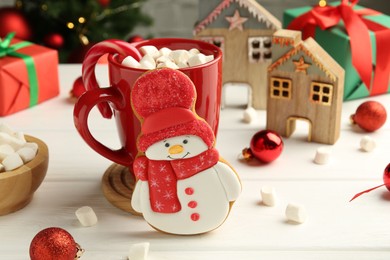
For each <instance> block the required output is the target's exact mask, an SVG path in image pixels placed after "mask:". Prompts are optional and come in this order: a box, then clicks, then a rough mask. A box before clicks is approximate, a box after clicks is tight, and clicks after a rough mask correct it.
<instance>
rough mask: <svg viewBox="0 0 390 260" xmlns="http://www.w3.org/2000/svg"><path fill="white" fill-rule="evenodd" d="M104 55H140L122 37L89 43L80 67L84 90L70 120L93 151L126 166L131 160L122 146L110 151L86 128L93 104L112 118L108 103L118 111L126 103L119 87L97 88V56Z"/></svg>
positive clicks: (136, 57)
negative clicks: (93, 43) (91, 44)
mask: <svg viewBox="0 0 390 260" xmlns="http://www.w3.org/2000/svg"><path fill="white" fill-rule="evenodd" d="M105 54H120V55H123V56H128V55H131V56H133V58H135V59H137V60H141V58H142V56H141V54H140V53H139V51H138V50H137V49H136V48H135V47H134V46H133V45H131V44H130V43H128V42H125V41H121V40H105V41H102V42H99V43H97V44H95V45H94V46H92V47H91V48H90V49H89V51H88V52H87V54H86V55H85V58H84V61H83V66H82V78H83V83H84V86H85V88H86V90H87V91H86V92H85V93H84V94H83V95H81V97H80V98H79V99H78V100H77V102H76V104H75V107H74V111H73V119H74V124H75V126H76V129H77V131H78V132H79V133H80V135H81V137H82V138H83V139H84V141H85V142H86V143H87V144H88V145H89V146H90V147H91V148H92V149H93V150H95V151H96V152H97V153H99V154H101V155H102V156H104V157H106V158H107V159H109V160H111V161H113V162H116V163H119V164H122V165H125V166H127V165H131V164H132V162H133V158H132V156H131V154H130V153H129V152H128V151H127V150H126V149H125V148H124V147H122V148H121V149H118V150H112V149H110V148H108V147H107V146H105V145H103V144H102V143H100V142H99V141H98V140H96V139H95V138H94V137H93V135H92V134H91V132H90V130H89V127H88V116H89V113H90V111H91V109H92V108H93V107H94V106H95V105H97V107H98V108H99V111H100V113H101V114H102V116H103V117H104V118H111V117H112V110H111V106H112V107H113V108H115V109H118V110H121V109H123V108H124V106H125V101H124V100H123V97H122V95H121V94H120V93H119V91H118V89H116V88H114V87H108V88H100V87H99V84H98V82H97V80H96V75H95V66H96V64H97V62H98V60H99V59H100V57H102V56H103V55H105ZM109 102H110V104H109Z"/></svg>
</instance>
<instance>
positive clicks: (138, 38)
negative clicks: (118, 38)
mask: <svg viewBox="0 0 390 260" xmlns="http://www.w3.org/2000/svg"><path fill="white" fill-rule="evenodd" d="M143 40H145V39H144V38H142V36H140V35H133V36H131V37H130V38H129V39H128V40H127V42H129V43H132V42H141V41H143Z"/></svg>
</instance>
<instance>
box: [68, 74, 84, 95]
mask: <svg viewBox="0 0 390 260" xmlns="http://www.w3.org/2000/svg"><path fill="white" fill-rule="evenodd" d="M85 91H87V90H86V89H85V86H84V82H83V78H82V77H81V76H80V77H78V78H77V79H76V80H75V81H74V82H73V87H72V90H71V91H70V96H71V97H72V98H79V97H80V96H81V95H82V94H84V92H85Z"/></svg>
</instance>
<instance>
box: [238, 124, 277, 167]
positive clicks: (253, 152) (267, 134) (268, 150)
mask: <svg viewBox="0 0 390 260" xmlns="http://www.w3.org/2000/svg"><path fill="white" fill-rule="evenodd" d="M282 151H283V140H282V138H281V137H280V135H279V134H278V133H276V132H274V131H271V130H262V131H260V132H257V133H256V134H255V135H254V136H253V137H252V139H251V142H250V148H249V149H248V148H246V149H244V151H243V155H244V157H245V158H251V157H255V158H256V159H258V160H259V161H261V162H264V163H269V162H272V161H274V160H275V159H276V158H278V157H279V155H280V154H281V153H282Z"/></svg>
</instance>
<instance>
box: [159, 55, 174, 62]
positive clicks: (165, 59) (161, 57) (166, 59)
mask: <svg viewBox="0 0 390 260" xmlns="http://www.w3.org/2000/svg"><path fill="white" fill-rule="evenodd" d="M167 61H170V62H172V60H171V59H170V58H169V57H168V56H160V57H158V58H157V60H156V63H157V64H158V63H164V62H167Z"/></svg>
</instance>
